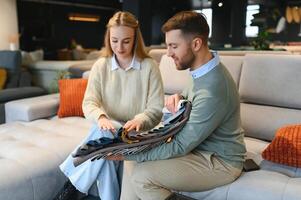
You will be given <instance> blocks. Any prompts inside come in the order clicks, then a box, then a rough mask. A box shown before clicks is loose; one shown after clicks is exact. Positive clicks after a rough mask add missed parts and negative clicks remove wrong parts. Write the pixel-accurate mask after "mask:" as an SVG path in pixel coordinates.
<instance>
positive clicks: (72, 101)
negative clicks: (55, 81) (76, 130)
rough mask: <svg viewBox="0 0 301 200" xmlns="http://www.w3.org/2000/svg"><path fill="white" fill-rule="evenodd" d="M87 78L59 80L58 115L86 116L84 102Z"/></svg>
mask: <svg viewBox="0 0 301 200" xmlns="http://www.w3.org/2000/svg"><path fill="white" fill-rule="evenodd" d="M87 83H88V80H87V79H62V80H59V91H60V106H59V110H58V113H57V115H58V117H69V116H84V113H83V110H82V102H83V99H84V94H85V91H86V87H87Z"/></svg>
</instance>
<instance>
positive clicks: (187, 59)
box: [177, 48, 195, 70]
mask: <svg viewBox="0 0 301 200" xmlns="http://www.w3.org/2000/svg"><path fill="white" fill-rule="evenodd" d="M194 61H195V55H194V54H193V52H192V50H191V48H188V49H187V53H186V54H185V55H184V56H183V60H182V61H181V62H179V64H178V65H177V69H178V70H186V69H189V68H190V67H192V64H193V63H194Z"/></svg>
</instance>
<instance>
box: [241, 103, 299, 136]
mask: <svg viewBox="0 0 301 200" xmlns="http://www.w3.org/2000/svg"><path fill="white" fill-rule="evenodd" d="M240 109H241V121H242V127H243V129H244V130H245V135H246V136H249V137H253V138H258V139H263V140H267V141H272V139H273V138H274V136H275V133H276V130H277V129H278V128H279V127H282V126H285V125H287V124H297V123H300V119H301V110H298V109H290V108H280V107H274V106H265V105H256V104H247V103H241V104H240Z"/></svg>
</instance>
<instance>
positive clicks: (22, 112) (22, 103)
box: [5, 94, 59, 122]
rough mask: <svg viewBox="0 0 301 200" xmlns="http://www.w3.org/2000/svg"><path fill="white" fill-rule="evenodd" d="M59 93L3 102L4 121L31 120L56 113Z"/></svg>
mask: <svg viewBox="0 0 301 200" xmlns="http://www.w3.org/2000/svg"><path fill="white" fill-rule="evenodd" d="M58 106H59V94H50V95H44V96H39V97H33V98H26V99H21V100H16V101H10V102H8V103H6V104H5V121H6V122H12V121H32V120H36V119H41V118H48V117H51V116H54V115H56V113H57V110H58Z"/></svg>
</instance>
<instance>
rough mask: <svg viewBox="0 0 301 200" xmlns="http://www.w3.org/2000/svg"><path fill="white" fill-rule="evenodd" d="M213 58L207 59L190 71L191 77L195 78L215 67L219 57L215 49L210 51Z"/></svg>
mask: <svg viewBox="0 0 301 200" xmlns="http://www.w3.org/2000/svg"><path fill="white" fill-rule="evenodd" d="M211 53H212V56H213V58H212V59H211V60H209V61H208V62H207V63H205V64H204V65H202V66H200V67H199V68H197V69H195V70H193V71H190V74H191V76H192V78H193V79H197V78H199V77H201V76H204V75H205V74H207V73H208V72H210V71H211V70H212V69H213V68H215V67H216V66H217V65H218V64H219V63H220V59H219V56H218V53H217V52H216V51H211Z"/></svg>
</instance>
